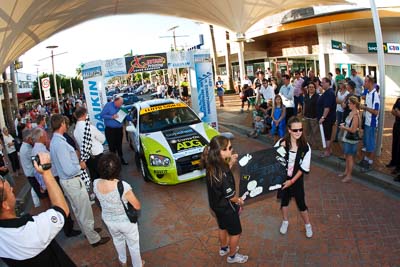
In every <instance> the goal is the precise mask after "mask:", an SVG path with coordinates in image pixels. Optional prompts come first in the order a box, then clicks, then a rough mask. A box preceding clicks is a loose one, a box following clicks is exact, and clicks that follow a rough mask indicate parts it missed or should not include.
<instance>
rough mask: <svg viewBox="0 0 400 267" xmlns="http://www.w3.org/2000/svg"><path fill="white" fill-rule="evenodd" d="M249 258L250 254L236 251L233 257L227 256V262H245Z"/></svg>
mask: <svg viewBox="0 0 400 267" xmlns="http://www.w3.org/2000/svg"><path fill="white" fill-rule="evenodd" d="M248 259H249V256H247V255H242V254H239V253H236V254H235V257H233V258H231V257H230V256H228V258H226V262H227V263H245V262H246V261H247V260H248Z"/></svg>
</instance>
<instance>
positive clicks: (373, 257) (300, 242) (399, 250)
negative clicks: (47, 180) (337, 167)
mask: <svg viewBox="0 0 400 267" xmlns="http://www.w3.org/2000/svg"><path fill="white" fill-rule="evenodd" d="M236 97H237V96H231V97H226V101H225V106H226V107H225V108H222V109H220V108H218V113H219V121H220V122H221V123H222V124H228V123H235V124H240V125H249V126H250V125H251V120H249V115H248V114H247V113H243V114H240V113H239V108H238V106H237V102H238V101H237V99H236ZM220 130H221V131H227V130H229V129H228V128H224V127H221V129H220ZM229 131H231V130H229ZM233 133H234V134H235V139H234V140H233V145H234V149H235V150H237V151H238V152H239V153H248V152H252V151H256V150H260V149H263V148H267V147H268V145H267V144H266V143H263V142H261V141H260V140H255V139H249V138H247V137H245V136H244V135H241V134H239V133H236V132H233ZM124 149H125V153H126V155H127V159H128V160H129V162H130V165H129V166H127V167H124V169H123V177H124V178H125V179H126V180H128V181H129V182H130V183H131V185H132V187H133V189H134V191H135V193H136V194H137V196H138V197H139V199H140V201H141V202H142V206H143V210H142V216H141V218H140V225H139V231H140V243H141V250H142V256H143V259H144V260H145V261H146V266H157V267H158V266H207V267H210V266H227V264H226V259H225V258H224V257H220V256H219V255H218V245H219V244H218V237H217V227H216V223H215V221H214V219H213V217H212V216H211V215H210V213H209V210H208V203H207V196H206V190H205V183H204V181H203V180H197V181H194V182H189V183H185V184H181V185H177V186H159V185H155V184H153V183H145V182H144V181H143V179H142V178H141V177H140V174H139V172H138V171H137V170H136V167H134V163H133V162H134V161H133V154H132V153H129V152H128V149H127V148H126V147H125V148H124ZM305 188H306V201H307V204H308V207H309V211H310V218H311V223H312V224H313V229H314V237H313V238H312V239H306V237H305V231H304V225H303V222H302V220H301V218H300V216H299V214H298V212H297V210H296V205H295V203H291V205H290V208H289V221H290V225H289V230H288V234H287V235H286V236H282V235H280V234H279V226H280V222H281V216H280V211H279V203H278V202H277V201H276V198H275V196H274V194H270V195H268V196H266V197H264V198H263V199H260V200H258V201H253V202H252V203H246V205H245V208H244V211H243V213H242V215H241V218H242V225H243V235H242V238H241V242H240V247H241V249H240V252H241V253H245V254H248V255H249V256H250V259H249V262H248V263H247V264H246V265H245V266H400V225H399V221H400V205H399V204H400V198H399V197H398V196H397V197H396V196H391V195H389V194H386V193H384V192H382V191H381V190H379V189H377V188H374V187H371V186H366V185H364V184H361V183H358V182H357V180H355V181H354V182H353V183H350V184H343V183H341V182H340V178H339V177H337V176H336V172H335V171H333V170H330V169H327V168H321V167H319V166H316V165H315V164H313V165H312V170H311V173H310V175H308V176H307V177H306V179H305ZM93 207H94V214H95V222H96V226H102V227H103V228H104V230H103V232H102V235H107V231H106V228H105V226H104V225H103V224H102V223H101V218H100V211H99V209H98V208H97V207H96V206H93ZM57 239H58V240H59V242H60V243H61V245H62V246H63V247H64V248H65V250H66V251H67V253H68V254H69V255H70V256H71V257H72V259H73V260H74V261H75V262H76V264H77V265H78V266H85V265H86V266H118V260H117V256H116V252H115V249H114V247H113V245H112V243H111V242H110V243H108V244H106V245H104V246H101V247H98V248H95V249H94V248H91V247H90V246H89V244H88V243H87V241H86V240H85V239H84V237H83V236H82V235H81V236H78V237H75V238H70V239H66V238H65V237H64V235H63V233H60V234H59V235H58V237H57Z"/></svg>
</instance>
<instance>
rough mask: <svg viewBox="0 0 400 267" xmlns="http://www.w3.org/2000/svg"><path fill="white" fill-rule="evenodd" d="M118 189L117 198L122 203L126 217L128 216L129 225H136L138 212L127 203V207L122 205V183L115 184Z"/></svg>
mask: <svg viewBox="0 0 400 267" xmlns="http://www.w3.org/2000/svg"><path fill="white" fill-rule="evenodd" d="M117 187H118V192H119V197H120V200H121V203H122V206H123V207H124V210H125V213H126V216H128V219H129V221H130V222H131V223H137V221H138V217H139V211H138V210H137V209H135V208H134V207H133V206H132V204H131V203H129V201H128V203H127V205H126V206H127V207H126V206H125V204H124V201H122V194H123V193H124V185H123V184H122V181H121V180H120V181H118V184H117Z"/></svg>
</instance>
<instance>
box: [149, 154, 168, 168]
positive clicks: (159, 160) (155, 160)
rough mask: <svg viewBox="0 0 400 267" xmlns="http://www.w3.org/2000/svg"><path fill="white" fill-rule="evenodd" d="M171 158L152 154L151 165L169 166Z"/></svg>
mask: <svg viewBox="0 0 400 267" xmlns="http://www.w3.org/2000/svg"><path fill="white" fill-rule="evenodd" d="M170 163H171V160H170V159H169V158H168V157H164V156H161V155H150V165H151V166H168V165H169V164H170Z"/></svg>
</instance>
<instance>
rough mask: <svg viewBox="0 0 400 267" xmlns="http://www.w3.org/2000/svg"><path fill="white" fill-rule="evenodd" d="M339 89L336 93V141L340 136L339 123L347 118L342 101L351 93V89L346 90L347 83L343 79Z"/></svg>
mask: <svg viewBox="0 0 400 267" xmlns="http://www.w3.org/2000/svg"><path fill="white" fill-rule="evenodd" d="M338 84H339V89H338V91H337V93H336V126H337V127H336V137H335V140H334V142H338V137H339V131H340V129H339V125H340V124H341V123H342V122H343V120H344V119H345V118H343V111H344V109H343V107H342V103H343V101H344V100H345V99H346V96H347V95H348V94H349V91H347V90H346V85H345V84H344V82H343V81H340V82H339V83H338Z"/></svg>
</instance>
